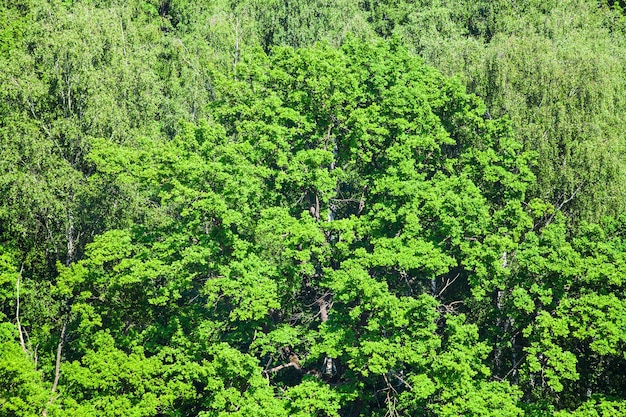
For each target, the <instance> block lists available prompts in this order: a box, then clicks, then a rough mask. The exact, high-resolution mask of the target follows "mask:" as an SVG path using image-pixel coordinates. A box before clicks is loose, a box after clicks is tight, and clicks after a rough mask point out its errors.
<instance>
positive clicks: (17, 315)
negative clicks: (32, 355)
mask: <svg viewBox="0 0 626 417" xmlns="http://www.w3.org/2000/svg"><path fill="white" fill-rule="evenodd" d="M23 271H24V265H23V264H22V267H21V268H20V272H19V274H17V281H16V282H15V289H16V293H17V305H16V307H15V321H16V322H17V331H18V332H19V334H20V346H22V350H23V351H24V353H28V351H27V350H26V343H24V332H23V331H22V323H21V322H20V281H21V279H22V272H23Z"/></svg>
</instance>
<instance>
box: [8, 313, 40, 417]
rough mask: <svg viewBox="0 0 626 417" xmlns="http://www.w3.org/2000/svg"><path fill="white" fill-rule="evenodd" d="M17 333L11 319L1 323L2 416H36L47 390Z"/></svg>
mask: <svg viewBox="0 0 626 417" xmlns="http://www.w3.org/2000/svg"><path fill="white" fill-rule="evenodd" d="M16 333H17V332H16V329H15V327H14V326H12V325H11V324H10V323H2V324H1V325H0V381H1V382H0V416H3V417H4V416H6V417H9V416H16V417H33V416H37V415H40V413H41V410H42V409H43V407H44V405H45V403H46V402H47V400H48V395H47V390H46V389H45V388H44V386H43V384H41V383H40V378H41V373H40V372H38V371H37V370H36V369H35V367H34V364H33V362H32V361H31V359H30V358H29V357H28V356H27V354H26V352H24V351H23V350H22V348H21V347H20V345H19V343H18V342H17V338H16Z"/></svg>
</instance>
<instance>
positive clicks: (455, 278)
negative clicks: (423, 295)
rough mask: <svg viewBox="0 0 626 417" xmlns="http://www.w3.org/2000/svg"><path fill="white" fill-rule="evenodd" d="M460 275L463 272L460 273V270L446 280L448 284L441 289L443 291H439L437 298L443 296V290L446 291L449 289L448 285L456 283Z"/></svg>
mask: <svg viewBox="0 0 626 417" xmlns="http://www.w3.org/2000/svg"><path fill="white" fill-rule="evenodd" d="M459 275H461V273H460V272H459V273H458V274H456V277H454V278H452V279H447V280H446V285H445V286H444V287H443V288H442V289H441V291H439V293H438V294H437V295H436V298H439V297H441V294H443V292H444V291H445V290H447V289H448V287H449V286H450V285H452V284H454V283H455V281H456V280H457V278H458V277H459Z"/></svg>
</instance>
